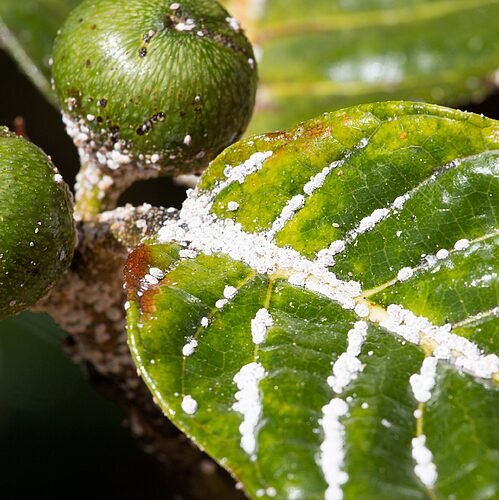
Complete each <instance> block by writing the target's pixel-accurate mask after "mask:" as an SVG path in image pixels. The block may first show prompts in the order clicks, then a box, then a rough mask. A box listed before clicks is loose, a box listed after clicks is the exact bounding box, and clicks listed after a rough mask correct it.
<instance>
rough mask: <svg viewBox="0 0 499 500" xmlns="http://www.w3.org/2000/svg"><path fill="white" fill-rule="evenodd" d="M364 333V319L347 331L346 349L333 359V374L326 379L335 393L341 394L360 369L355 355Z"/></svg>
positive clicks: (363, 338)
mask: <svg viewBox="0 0 499 500" xmlns="http://www.w3.org/2000/svg"><path fill="white" fill-rule="evenodd" d="M366 335H367V323H366V322H365V321H357V322H356V323H355V325H354V327H353V328H352V329H351V330H350V331H349V332H348V346H347V350H346V352H344V353H342V354H341V355H340V357H339V358H338V359H337V360H336V361H335V363H334V365H333V375H331V376H330V377H328V379H327V383H328V385H329V386H330V387H331V388H332V389H333V391H334V392H336V393H337V394H341V393H342V392H343V389H344V388H345V387H346V386H347V385H348V384H349V383H350V382H352V381H353V380H355V379H356V378H357V376H358V374H359V373H360V372H361V371H362V368H363V366H362V363H361V362H360V360H359V358H358V357H357V356H358V355H359V354H360V350H361V348H362V344H363V343H364V341H365V339H366Z"/></svg>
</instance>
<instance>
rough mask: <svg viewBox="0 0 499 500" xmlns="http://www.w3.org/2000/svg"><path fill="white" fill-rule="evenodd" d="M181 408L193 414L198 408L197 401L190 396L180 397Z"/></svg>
mask: <svg viewBox="0 0 499 500" xmlns="http://www.w3.org/2000/svg"><path fill="white" fill-rule="evenodd" d="M181 406H182V410H183V411H184V412H185V413H187V414H188V415H194V413H196V411H197V409H198V402H197V401H196V400H195V399H194V398H193V397H192V396H189V395H187V396H184V398H183V399H182V405H181Z"/></svg>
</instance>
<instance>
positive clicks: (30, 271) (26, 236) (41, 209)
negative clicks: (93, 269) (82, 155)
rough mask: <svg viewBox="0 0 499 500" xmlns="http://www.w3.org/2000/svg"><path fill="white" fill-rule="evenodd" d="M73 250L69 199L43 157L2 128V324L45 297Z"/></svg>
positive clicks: (55, 173)
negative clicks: (7, 318) (9, 317)
mask: <svg viewBox="0 0 499 500" xmlns="http://www.w3.org/2000/svg"><path fill="white" fill-rule="evenodd" d="M74 245H75V227H74V221H73V209H72V201H71V195H70V193H69V190H68V188H67V185H66V184H65V183H64V181H63V180H62V177H61V176H60V175H59V174H58V172H57V169H56V168H55V167H54V165H53V164H52V162H51V161H50V159H49V158H48V157H47V156H46V155H45V153H44V152H43V151H42V150H41V149H39V148H38V147H37V146H35V145H34V144H32V143H30V142H29V141H27V140H26V139H23V138H21V137H18V136H16V135H15V134H13V133H11V132H9V131H8V129H6V128H4V127H0V319H3V318H6V317H8V316H11V315H13V314H16V313H18V312H20V311H22V310H23V309H26V308H27V307H29V306H31V305H33V304H34V303H35V302H36V301H37V300H38V299H40V298H41V297H43V296H44V295H45V294H46V293H47V291H48V290H49V289H50V287H51V286H52V285H53V284H54V283H55V282H56V280H57V279H58V278H59V277H60V276H61V275H62V274H63V272H64V271H65V270H66V268H67V267H68V266H69V264H70V262H71V259H72V256H73V249H74Z"/></svg>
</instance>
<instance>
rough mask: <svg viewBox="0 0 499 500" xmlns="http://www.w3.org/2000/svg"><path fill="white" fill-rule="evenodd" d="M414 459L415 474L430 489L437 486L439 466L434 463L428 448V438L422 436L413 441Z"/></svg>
mask: <svg viewBox="0 0 499 500" xmlns="http://www.w3.org/2000/svg"><path fill="white" fill-rule="evenodd" d="M412 458H413V459H414V461H415V462H416V466H415V467H414V472H415V473H416V476H418V478H419V479H420V480H421V482H422V483H423V484H424V485H425V486H427V487H428V488H432V487H433V486H435V483H436V481H437V478H438V474H437V466H436V465H435V464H434V463H433V454H432V453H431V451H430V450H429V449H428V448H427V447H426V436H425V435H424V434H421V435H420V436H418V437H415V438H413V440H412Z"/></svg>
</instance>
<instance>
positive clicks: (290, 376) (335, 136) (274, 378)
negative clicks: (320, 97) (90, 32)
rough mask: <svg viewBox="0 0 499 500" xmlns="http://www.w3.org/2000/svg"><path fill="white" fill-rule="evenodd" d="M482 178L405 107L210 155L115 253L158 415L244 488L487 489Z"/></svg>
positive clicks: (489, 330) (490, 267) (365, 492)
mask: <svg viewBox="0 0 499 500" xmlns="http://www.w3.org/2000/svg"><path fill="white" fill-rule="evenodd" d="M498 170H499V122H497V121H494V120H490V119H487V118H484V117H480V116H478V115H474V114H468V113H463V112H460V111H455V110H451V109H447V108H442V107H438V106H435V105H427V104H416V103H403V102H389V103H377V104H370V105H362V106H358V107H353V108H349V109H345V110H342V111H338V112H335V113H331V114H326V115H324V116H322V117H320V118H317V119H314V120H311V121H308V122H305V123H303V124H301V125H300V126H299V127H297V128H295V129H290V130H288V131H285V132H282V133H277V134H268V135H261V136H257V137H253V138H250V139H247V140H245V141H242V142H239V143H237V144H235V145H234V146H232V147H231V148H229V149H227V150H226V151H225V152H224V153H222V155H220V156H219V157H218V159H217V160H215V161H214V162H213V163H212V165H211V167H210V168H209V170H208V171H207V172H206V173H205V174H204V176H203V177H202V179H201V182H200V184H199V187H198V189H197V190H196V191H194V192H192V193H191V194H190V195H189V197H188V199H187V200H186V202H185V203H184V205H183V208H182V210H181V211H180V213H179V215H178V219H177V220H176V221H174V222H169V223H165V225H164V226H163V228H162V229H161V230H160V231H159V233H158V236H157V238H156V239H155V240H152V241H149V242H147V243H145V244H144V245H142V246H140V247H139V248H138V249H136V250H135V251H134V252H133V253H132V254H131V256H130V258H129V261H128V264H127V269H126V277H127V287H128V295H129V301H130V302H129V304H128V305H129V311H128V324H129V329H128V332H129V341H130V347H131V350H132V353H133V356H134V358H135V361H136V364H137V366H138V368H139V371H140V373H141V375H142V377H143V378H144V380H145V381H146V383H147V384H148V386H149V388H150V389H151V391H152V393H153V394H154V396H155V398H156V400H157V402H158V404H159V405H160V406H161V408H162V409H163V410H164V412H165V414H166V415H167V416H168V417H169V418H170V419H171V420H172V421H173V422H174V423H175V424H176V425H178V426H179V427H180V428H181V429H182V430H184V431H185V432H186V433H187V434H188V435H189V436H190V437H191V438H192V439H193V440H194V441H195V442H196V443H197V444H198V445H199V446H200V447H202V448H203V449H205V450H206V451H207V452H208V453H210V454H211V455H212V456H213V457H214V458H215V459H217V460H218V461H219V462H220V463H221V464H222V465H223V466H225V467H226V468H228V469H229V470H230V471H232V473H233V474H234V475H235V477H236V478H237V479H238V480H240V481H241V482H242V484H243V486H244V488H245V490H246V491H247V492H248V494H249V495H250V496H251V497H253V498H258V497H272V496H274V495H276V496H277V497H278V498H307V499H316V498H317V499H319V498H324V497H326V498H341V497H342V495H344V497H345V498H350V499H357V498H397V499H399V498H400V499H402V498H403V499H405V498H418V499H419V498H430V499H435V498H450V497H453V498H457V499H470V498H473V499H475V498H476V499H478V498H480V499H482V498H492V497H494V496H495V495H497V487H498V482H497V481H498V477H497V460H498V459H499V440H498V435H497V432H496V430H497V427H498V425H499V414H498V413H499V412H498V409H499V404H498V403H499V392H498V386H497V382H498V380H499V358H498V357H497V355H496V354H493V353H492V351H493V350H494V349H496V347H497V342H498V341H497V323H498V317H499V308H498V307H497V297H498V292H499V286H498V279H497V272H498V264H497V263H498V246H499V232H498V229H497V211H498V200H499V176H498Z"/></svg>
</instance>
